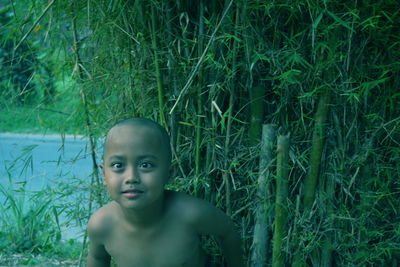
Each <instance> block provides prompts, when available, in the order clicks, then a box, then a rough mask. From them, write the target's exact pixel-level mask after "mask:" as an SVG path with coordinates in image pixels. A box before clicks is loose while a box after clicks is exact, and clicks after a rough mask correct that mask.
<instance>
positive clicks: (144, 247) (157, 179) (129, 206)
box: [87, 118, 244, 267]
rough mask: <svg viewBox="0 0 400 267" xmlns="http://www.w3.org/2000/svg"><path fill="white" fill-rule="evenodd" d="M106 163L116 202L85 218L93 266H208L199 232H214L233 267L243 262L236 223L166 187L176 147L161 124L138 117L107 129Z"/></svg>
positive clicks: (107, 179) (104, 168)
mask: <svg viewBox="0 0 400 267" xmlns="http://www.w3.org/2000/svg"><path fill="white" fill-rule="evenodd" d="M104 146H105V147H104V158H103V160H104V162H103V164H102V166H101V168H102V172H103V177H104V184H105V186H106V187H107V189H108V192H109V194H110V195H111V198H112V199H113V201H112V202H110V203H108V204H107V205H105V206H104V207H102V208H100V209H99V210H98V211H97V212H95V213H94V214H93V215H92V217H91V218H90V220H89V223H88V233H89V238H90V247H89V255H88V262H87V266H88V267H101V266H110V259H111V257H112V258H113V259H114V260H115V262H116V263H117V264H118V266H121V267H125V266H126V267H128V266H129V267H164V266H165V267H167V266H171V267H177V266H188V267H197V266H198V267H200V266H201V267H203V266H205V265H206V256H205V253H204V252H203V251H202V249H201V248H200V243H199V236H200V235H214V236H215V237H216V238H217V239H218V240H219V243H220V247H221V250H222V253H223V255H224V257H225V259H226V261H227V264H228V266H230V267H231V266H244V264H243V260H242V250H241V240H240V237H239V235H238V234H237V233H236V231H235V227H234V225H233V223H232V222H231V220H230V219H229V218H228V217H227V216H226V215H225V214H224V213H223V212H222V211H220V210H218V209H217V208H215V207H214V206H212V205H211V204H209V203H208V202H206V201H203V200H200V199H197V198H195V197H192V196H188V195H186V194H183V193H178V192H173V191H168V190H165V189H164V186H165V185H166V183H167V182H168V180H169V177H170V166H171V158H172V156H171V149H170V144H169V137H168V134H167V133H166V131H165V130H164V129H163V128H162V127H161V126H160V125H159V124H157V123H155V122H153V121H151V120H148V119H143V118H133V119H128V120H124V121H121V122H119V123H117V124H116V125H115V126H114V127H112V128H111V130H110V131H109V132H108V134H107V137H106V140H105V144H104Z"/></svg>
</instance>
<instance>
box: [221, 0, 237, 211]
mask: <svg viewBox="0 0 400 267" xmlns="http://www.w3.org/2000/svg"><path fill="white" fill-rule="evenodd" d="M239 10H240V8H239V7H238V6H236V20H235V30H234V31H235V33H234V34H235V36H236V35H237V34H238V24H239ZM237 46H238V43H237V40H236V39H234V40H233V49H232V73H233V75H232V78H231V82H230V86H229V87H230V88H229V108H228V117H227V124H226V133H225V146H224V172H223V174H222V179H223V181H224V183H225V206H226V213H227V214H228V215H231V214H232V205H231V181H230V179H229V176H228V171H229V160H228V155H229V148H230V138H231V130H232V116H233V106H234V103H235V82H234V78H235V74H236V54H237V50H238V47H237Z"/></svg>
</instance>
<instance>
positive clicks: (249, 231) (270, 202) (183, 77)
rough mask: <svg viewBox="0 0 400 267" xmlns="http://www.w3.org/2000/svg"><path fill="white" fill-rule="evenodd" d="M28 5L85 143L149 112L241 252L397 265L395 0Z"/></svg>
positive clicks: (190, 186) (255, 260) (262, 262)
mask: <svg viewBox="0 0 400 267" xmlns="http://www.w3.org/2000/svg"><path fill="white" fill-rule="evenodd" d="M11 2H13V1H11ZM43 2H46V1H43ZM13 4H15V5H17V3H13ZM29 5H32V7H31V8H30V10H29V12H30V13H29V14H30V15H31V16H33V17H34V18H37V20H36V21H35V20H33V21H32V22H30V24H29V23H28V25H24V26H23V25H21V26H20V27H21V32H22V33H26V34H28V35H29V37H28V38H39V39H40V40H42V42H43V43H44V45H45V46H46V47H48V48H49V49H54V50H55V51H56V50H57V49H60V47H61V49H62V50H64V51H65V54H66V59H65V60H64V61H62V62H60V63H59V64H60V66H62V68H63V69H64V71H65V72H66V73H67V74H66V75H70V76H72V77H73V78H74V80H75V85H76V86H75V89H74V90H76V95H77V97H78V96H79V97H80V98H81V102H80V105H79V106H77V107H76V109H75V110H74V111H73V112H75V113H77V114H81V116H82V127H86V129H87V135H88V136H89V137H90V140H92V147H93V148H94V146H95V144H96V140H97V138H99V137H101V136H102V135H103V134H104V133H105V130H106V129H107V128H108V127H109V126H110V125H111V124H113V123H114V122H116V121H117V120H119V119H122V118H126V117H131V116H144V117H148V118H152V119H155V120H156V121H158V122H160V123H161V124H162V125H164V126H165V127H166V128H167V129H168V131H169V133H170V135H171V137H172V147H173V152H174V161H173V164H174V173H175V174H174V175H175V181H174V183H173V184H172V185H171V187H173V188H174V189H176V190H180V191H184V192H188V193H190V194H193V195H197V196H199V197H201V198H204V199H207V200H209V201H211V202H213V203H214V204H216V205H217V206H218V207H220V208H221V209H223V210H224V211H225V212H226V213H227V214H229V215H230V216H231V217H232V218H233V220H234V221H235V222H236V224H237V226H238V228H239V229H240V232H241V234H242V237H243V240H244V247H245V254H246V259H247V261H248V264H249V266H267V265H268V266H269V265H272V266H287V265H290V266H309V265H312V266H333V265H337V266H367V265H378V266H399V264H400V223H399V221H400V215H399V212H400V210H399V207H400V198H399V197H400V196H399V193H400V183H399V171H400V164H399V162H400V154H399V153H400V145H399V142H400V138H399V137H400V132H399V129H400V117H399V115H400V105H399V102H400V101H399V100H400V90H399V86H400V75H399V74H400V4H399V2H398V1H397V0H385V1H383V0H378V1H370V0H363V1H330V0H327V1H318V0H292V1H280V0H272V1H259V0H249V1H245V0H242V1H241V0H237V1H233V0H226V1H216V0H210V1H206V0H199V1H186V0H178V1H158V0H152V1H143V0H136V1H134V0H108V1H105V0H75V1H54V0H53V1H48V2H47V3H40V4H39V3H35V4H34V1H32V3H30V4H29ZM35 23H36V24H35ZM38 26H41V28H40V29H39V30H36V31H34V33H29V29H30V27H31V28H32V29H37V27H38ZM22 36H23V35H21V38H22ZM44 37H46V38H44ZM25 38H26V36H25ZM21 41H22V42H23V40H21ZM65 123H68V120H66V122H65ZM94 154H95V150H94V149H93V155H94ZM93 162H94V166H95V167H97V165H96V164H97V162H96V157H93ZM95 169H96V168H95ZM99 180H100V177H99V176H98V174H96V172H95V176H94V178H93V180H92V182H93V183H95V184H96V183H99ZM88 188H92V187H88ZM102 201H104V197H103V196H102V195H100V196H99V195H98V192H97V191H96V192H92V197H91V198H90V201H88V205H92V204H91V203H92V202H93V203H94V204H95V203H97V204H99V202H102ZM89 202H90V203H89ZM97 204H95V205H97ZM213 242H214V241H212V240H211V241H210V240H206V239H205V241H204V246H205V247H206V249H207V250H208V252H209V253H212V254H213V255H214V256H215V258H216V261H219V260H220V259H219V256H218V255H219V252H218V251H217V250H216V249H215V246H214V245H213Z"/></svg>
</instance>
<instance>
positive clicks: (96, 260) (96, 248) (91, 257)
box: [86, 241, 111, 267]
mask: <svg viewBox="0 0 400 267" xmlns="http://www.w3.org/2000/svg"><path fill="white" fill-rule="evenodd" d="M110 260H111V257H110V255H109V254H108V253H107V251H106V250H105V249H104V246H103V245H100V244H96V243H95V242H93V241H91V242H90V245H89V253H88V258H87V265H86V266H87V267H109V266H110Z"/></svg>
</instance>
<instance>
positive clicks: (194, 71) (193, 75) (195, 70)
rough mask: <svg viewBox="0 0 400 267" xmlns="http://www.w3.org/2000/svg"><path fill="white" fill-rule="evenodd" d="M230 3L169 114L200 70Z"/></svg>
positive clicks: (230, 4) (230, 3)
mask: <svg viewBox="0 0 400 267" xmlns="http://www.w3.org/2000/svg"><path fill="white" fill-rule="evenodd" d="M232 3H233V0H231V1H230V2H229V4H228V6H227V7H226V9H225V10H224V13H222V16H221V19H220V21H219V22H218V24H217V26H216V27H215V29H214V32H213V33H212V35H211V37H210V40H209V41H208V43H207V45H206V47H205V48H204V51H203V53H202V54H201V57H200V58H199V61H198V62H197V63H196V66H195V67H194V68H193V70H192V72H191V73H190V75H189V78H188V80H187V82H186V84H185V86H184V87H183V88H182V91H181V92H180V94H179V96H178V99H176V101H175V104H174V105H173V107H172V108H171V110H170V112H169V113H170V114H171V113H172V112H173V111H174V109H175V108H176V106H177V105H178V103H179V101H180V100H181V98H182V95H183V94H184V93H185V92H186V90H187V89H188V88H189V87H190V85H191V84H192V82H193V79H194V77H195V75H196V73H197V72H198V70H199V68H200V65H201V63H202V62H203V60H204V58H205V56H206V54H207V51H208V49H209V48H210V46H211V43H212V42H213V41H214V39H215V34H216V33H217V31H218V29H219V27H220V26H221V24H222V22H223V21H224V18H225V16H226V14H227V13H228V11H229V9H230V7H231V6H232Z"/></svg>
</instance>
